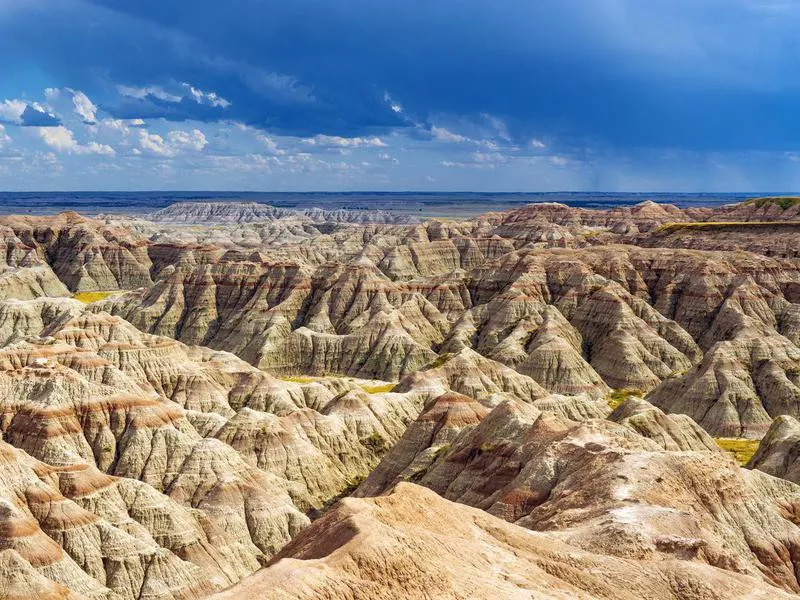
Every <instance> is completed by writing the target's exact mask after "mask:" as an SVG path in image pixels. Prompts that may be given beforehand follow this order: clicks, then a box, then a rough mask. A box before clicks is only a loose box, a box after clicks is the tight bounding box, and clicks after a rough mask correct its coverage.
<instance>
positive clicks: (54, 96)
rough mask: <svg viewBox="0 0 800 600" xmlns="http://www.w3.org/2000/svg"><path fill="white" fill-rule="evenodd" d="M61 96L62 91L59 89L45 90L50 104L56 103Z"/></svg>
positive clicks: (45, 95)
mask: <svg viewBox="0 0 800 600" xmlns="http://www.w3.org/2000/svg"><path fill="white" fill-rule="evenodd" d="M60 96H61V90H59V89H58V88H50V87H49V88H45V90H44V97H45V98H47V99H48V100H49V101H50V102H54V101H56V100H58V99H59V97H60Z"/></svg>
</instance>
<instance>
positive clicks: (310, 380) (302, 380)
mask: <svg viewBox="0 0 800 600" xmlns="http://www.w3.org/2000/svg"><path fill="white" fill-rule="evenodd" d="M278 379H280V380H281V381H290V382H292V383H314V382H315V381H316V379H315V378H314V377H278Z"/></svg>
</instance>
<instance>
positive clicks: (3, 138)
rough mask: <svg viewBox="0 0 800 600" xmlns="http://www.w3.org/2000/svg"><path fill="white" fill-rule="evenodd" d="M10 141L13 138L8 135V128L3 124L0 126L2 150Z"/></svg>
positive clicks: (0, 145)
mask: <svg viewBox="0 0 800 600" xmlns="http://www.w3.org/2000/svg"><path fill="white" fill-rule="evenodd" d="M10 141H11V138H10V137H9V136H8V134H7V133H6V128H5V127H4V126H3V125H2V124H0V148H2V147H3V146H5V145H6V144H7V143H9V142H10Z"/></svg>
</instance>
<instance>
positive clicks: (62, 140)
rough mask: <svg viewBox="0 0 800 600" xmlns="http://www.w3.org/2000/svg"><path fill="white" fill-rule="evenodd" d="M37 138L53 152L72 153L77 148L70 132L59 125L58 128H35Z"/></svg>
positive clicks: (76, 143)
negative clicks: (37, 134)
mask: <svg viewBox="0 0 800 600" xmlns="http://www.w3.org/2000/svg"><path fill="white" fill-rule="evenodd" d="M37 132H38V133H39V137H41V138H42V140H44V143H45V144H47V145H48V146H50V147H51V148H52V149H53V150H57V151H59V152H72V151H74V150H75V148H76V147H77V146H78V142H77V141H75V136H74V135H73V133H72V131H71V130H69V129H67V128H66V127H64V126H63V125H59V126H58V127H37Z"/></svg>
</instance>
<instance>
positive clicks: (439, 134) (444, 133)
mask: <svg viewBox="0 0 800 600" xmlns="http://www.w3.org/2000/svg"><path fill="white" fill-rule="evenodd" d="M431 135H432V136H433V139H435V140H439V141H440V142H453V143H456V144H460V143H463V142H468V141H470V139H469V138H467V137H464V136H463V135H459V134H457V133H453V132H452V131H450V130H448V129H445V128H444V127H437V126H436V125H434V126H433V127H431Z"/></svg>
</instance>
